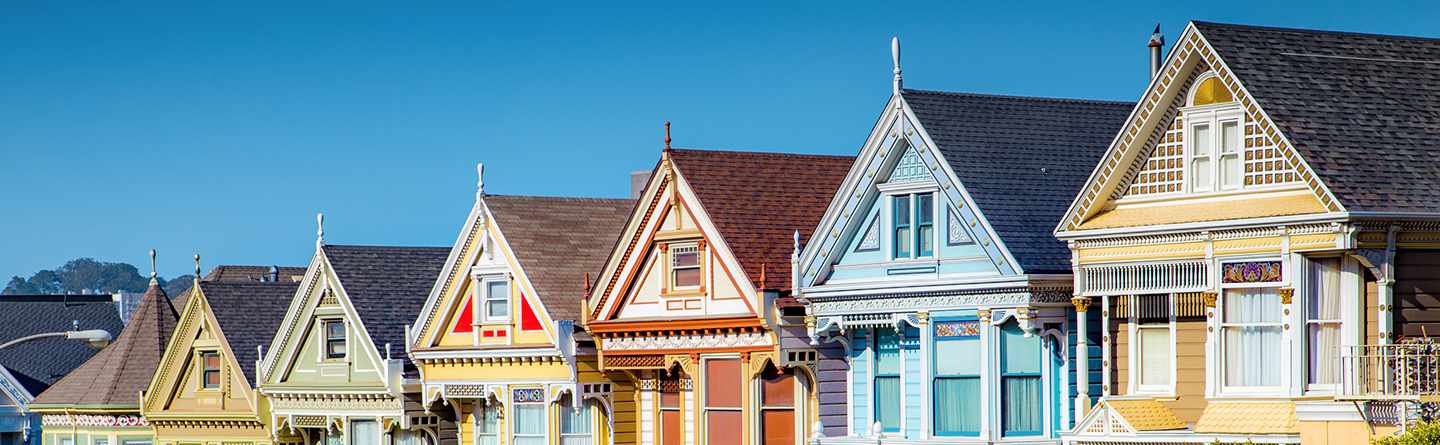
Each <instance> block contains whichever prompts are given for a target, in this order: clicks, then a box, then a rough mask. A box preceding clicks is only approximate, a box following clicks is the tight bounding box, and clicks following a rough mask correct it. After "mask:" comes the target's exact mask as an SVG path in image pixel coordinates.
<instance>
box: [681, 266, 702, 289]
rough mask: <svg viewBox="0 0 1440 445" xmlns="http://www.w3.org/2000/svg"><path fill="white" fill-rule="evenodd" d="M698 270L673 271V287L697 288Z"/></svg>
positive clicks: (698, 280)
mask: <svg viewBox="0 0 1440 445" xmlns="http://www.w3.org/2000/svg"><path fill="white" fill-rule="evenodd" d="M699 286H700V269H699V268H692V269H675V287H699Z"/></svg>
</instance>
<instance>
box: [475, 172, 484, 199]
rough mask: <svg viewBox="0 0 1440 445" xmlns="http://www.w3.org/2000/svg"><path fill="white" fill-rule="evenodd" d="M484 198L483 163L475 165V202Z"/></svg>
mask: <svg viewBox="0 0 1440 445" xmlns="http://www.w3.org/2000/svg"><path fill="white" fill-rule="evenodd" d="M483 197H485V163H483V162H476V163H475V200H476V201H479V200H480V198H483Z"/></svg>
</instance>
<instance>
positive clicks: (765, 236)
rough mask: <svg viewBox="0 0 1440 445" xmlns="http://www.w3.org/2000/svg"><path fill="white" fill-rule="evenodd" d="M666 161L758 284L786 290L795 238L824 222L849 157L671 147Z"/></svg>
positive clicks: (806, 235)
mask: <svg viewBox="0 0 1440 445" xmlns="http://www.w3.org/2000/svg"><path fill="white" fill-rule="evenodd" d="M669 153H670V159H671V160H672V162H674V164H675V167H676V169H677V170H678V171H679V172H680V176H682V177H684V178H685V181H686V182H687V183H689V185H690V189H691V190H692V191H694V193H695V196H696V197H698V198H699V199H700V204H701V206H702V207H703V208H704V212H705V214H707V215H709V217H710V220H711V222H712V223H714V224H715V227H716V229H717V230H719V231H720V236H721V237H722V238H724V240H725V244H726V245H728V246H729V247H730V251H731V252H732V253H733V254H734V255H735V259H736V261H739V262H740V266H741V267H742V268H744V269H745V274H746V275H747V276H748V277H749V279H750V281H751V282H753V283H755V284H756V286H759V284H760V268H761V264H764V265H765V267H766V270H765V279H766V282H765V287H766V288H768V289H776V290H781V291H788V290H789V289H790V256H791V254H793V253H794V248H795V246H794V234H795V232H796V231H799V232H800V242H801V243H804V242H806V241H808V240H809V238H810V232H812V231H814V230H815V226H816V225H818V224H819V222H820V217H821V216H824V214H825V208H826V207H827V206H828V205H829V204H830V198H831V197H832V196H833V195H834V194H835V190H836V189H838V188H839V187H840V182H841V181H844V180H845V174H846V173H848V172H849V171H850V164H851V163H854V162H855V157H854V156H822V155H803V154H791V153H761V152H744V151H720V150H694V149H672V150H670V151H669Z"/></svg>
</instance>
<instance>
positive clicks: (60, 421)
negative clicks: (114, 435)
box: [40, 414, 150, 428]
mask: <svg viewBox="0 0 1440 445" xmlns="http://www.w3.org/2000/svg"><path fill="white" fill-rule="evenodd" d="M40 424H41V425H44V426H47V427H50V426H78V427H102V428H127V427H148V426H150V422H148V421H146V420H145V418H144V417H140V416H132V415H118V416H112V415H99V414H46V415H44V416H41V417H40Z"/></svg>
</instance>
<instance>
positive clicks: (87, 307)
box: [0, 295, 124, 395]
mask: <svg viewBox="0 0 1440 445" xmlns="http://www.w3.org/2000/svg"><path fill="white" fill-rule="evenodd" d="M74 321H78V322H80V323H79V326H80V329H104V330H106V331H108V332H110V335H111V336H113V337H118V336H119V335H120V330H121V329H123V328H124V325H123V323H121V320H120V314H119V312H118V311H116V309H115V304H114V303H113V302H112V301H111V299H110V296H109V295H0V343H5V342H8V341H11V340H14V339H17V338H20V337H24V336H27V335H34V334H44V333H47V332H62V331H68V330H70V329H72V328H73V324H72V322H74ZM95 352H96V351H95V350H94V349H90V347H89V346H87V345H85V344H84V343H81V342H77V341H73V340H66V339H62V338H45V339H40V340H32V341H28V342H25V343H19V344H16V345H14V346H11V347H9V348H5V349H0V366H4V367H5V368H6V369H9V370H10V373H11V374H13V375H15V378H16V379H17V380H19V381H20V384H21V385H22V386H24V387H25V390H27V391H30V394H31V395H35V394H39V393H40V392H41V391H44V390H45V388H48V387H49V386H50V385H52V384H54V383H55V382H56V381H57V380H60V378H61V377H64V376H65V375H66V374H68V373H70V371H71V370H73V369H75V367H77V366H80V364H81V363H85V360H87V359H89V358H90V357H91V356H93V355H95Z"/></svg>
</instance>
